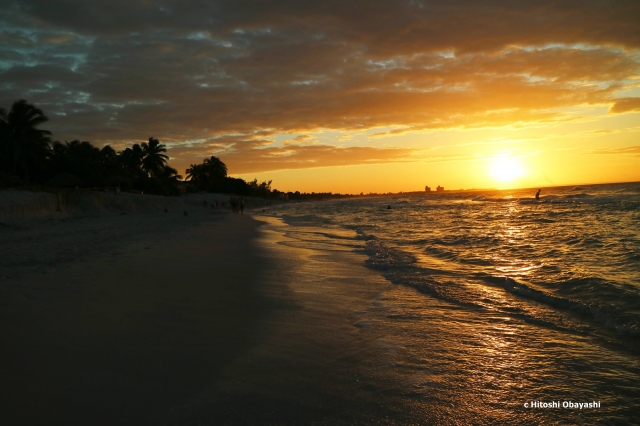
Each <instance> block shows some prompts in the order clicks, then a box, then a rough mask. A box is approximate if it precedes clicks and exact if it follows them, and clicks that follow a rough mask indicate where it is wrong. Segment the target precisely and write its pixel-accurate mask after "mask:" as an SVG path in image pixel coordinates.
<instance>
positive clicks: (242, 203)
mask: <svg viewBox="0 0 640 426" xmlns="http://www.w3.org/2000/svg"><path fill="white" fill-rule="evenodd" d="M240 214H244V198H242V197H240Z"/></svg>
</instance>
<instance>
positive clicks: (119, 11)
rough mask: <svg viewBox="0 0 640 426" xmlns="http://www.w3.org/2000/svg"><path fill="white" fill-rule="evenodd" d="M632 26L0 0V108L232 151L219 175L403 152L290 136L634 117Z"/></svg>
mask: <svg viewBox="0 0 640 426" xmlns="http://www.w3.org/2000/svg"><path fill="white" fill-rule="evenodd" d="M638 22H640V3H638V2H637V1H635V0H634V1H622V0H619V1H615V2H607V1H599V0H598V1H595V0H594V1H573V0H572V1H553V2H552V1H538V2H529V1H526V2H525V1H512V2H508V3H505V2H504V1H497V0H488V1H483V2H478V1H471V0H468V1H435V0H432V1H418V0H411V1H364V0H354V1H339V2H338V1H327V2H300V1H292V0H290V1H277V2H276V1H258V0H256V1H238V0H234V1H209V0H206V1H205V0H190V1H185V0H180V1H178V0H175V1H174V0H171V1H151V0H127V1H117V0H116V1H114V0H108V1H107V0H93V1H72V0H65V1H52V0H20V1H14V2H9V3H8V6H7V7H6V8H4V9H2V11H0V28H2V29H0V102H1V105H2V106H3V107H5V108H6V107H8V106H9V105H10V103H11V102H12V101H14V100H16V99H19V98H26V99H28V100H29V101H30V102H33V103H35V104H37V105H38V106H39V107H41V108H42V109H43V110H44V111H45V112H46V113H47V114H48V115H49V116H50V117H51V122H50V123H49V124H50V126H49V128H50V129H51V130H52V131H53V132H54V137H56V138H59V139H63V140H64V139H67V140H71V139H82V140H92V141H93V142H95V143H99V144H100V143H111V144H113V145H115V146H123V144H125V143H130V142H134V141H143V140H146V138H148V137H149V136H150V135H155V136H156V137H159V138H160V139H161V140H162V141H163V142H166V143H169V144H170V145H171V146H172V149H173V150H176V152H175V154H172V156H174V157H176V158H181V159H182V160H181V161H184V162H187V163H188V162H193V161H196V159H197V156H199V155H202V156H204V155H207V154H209V155H211V152H217V151H219V150H220V147H221V146H222V147H227V148H228V147H232V148H229V149H228V150H227V151H224V150H223V151H222V152H224V155H225V157H224V159H225V160H226V161H228V162H229V163H230V164H233V165H234V166H233V167H235V168H236V169H237V170H232V171H234V172H236V173H240V172H239V171H238V170H250V171H252V172H253V171H259V170H258V169H260V167H263V170H273V168H272V167H273V165H275V164H276V163H277V164H279V166H278V167H290V168H299V167H306V166H313V167H315V166H314V164H326V165H337V164H342V163H341V162H340V161H343V160H340V158H344V161H345V162H346V163H349V164H352V163H354V162H355V163H357V161H361V162H367V161H396V160H397V161H400V159H402V161H404V160H406V159H407V158H415V157H412V156H411V155H410V153H408V152H403V151H401V150H400V151H398V150H394V149H382V148H367V147H360V148H358V149H353V150H352V151H349V150H345V149H346V148H339V147H336V146H330V145H318V144H316V145H313V144H310V143H309V140H303V137H300V139H297V140H295V139H294V138H295V135H300V134H303V135H305V134H308V133H311V132H314V131H318V130H320V129H332V130H350V131H359V130H366V129H371V128H376V127H387V128H392V130H390V131H386V132H380V135H386V134H394V133H402V132H407V131H417V130H423V129H443V128H452V127H464V128H473V127H482V126H500V125H508V124H518V123H520V124H523V125H524V124H526V123H531V122H554V121H559V120H566V119H568V117H567V116H564V115H562V114H561V113H559V112H558V111H559V110H560V109H564V108H569V107H574V106H582V105H596V104H603V105H605V104H606V105H610V104H612V103H614V105H613V107H612V108H611V112H613V113H619V112H629V111H637V110H638V104H637V98H622V99H618V97H619V96H620V95H617V93H618V91H619V90H620V88H622V87H625V86H626V85H627V86H628V85H631V82H632V81H633V79H634V78H637V76H638V73H639V70H640V64H639V59H638V58H639V57H640V56H639V54H638V52H639V49H640V32H639V31H637V23H638ZM277 133H289V134H292V137H291V138H290V139H289V141H288V142H285V145H286V146H285V147H283V146H279V145H278V144H276V143H275V141H274V140H273V139H272V136H273V135H275V134H277ZM234 138H236V139H235V140H234ZM223 139H224V141H226V142H224V143H223ZM212 141H213V142H212ZM234 144H235V145H234ZM336 144H337V142H336ZM240 147H242V149H240ZM285 148H286V149H287V150H288V151H286V150H285ZM270 150H271V151H270ZM189 155H191V156H193V157H191V158H189V159H188V158H186V157H187V156H189ZM314 155H315V156H316V160H313V158H312V157H313V156H314ZM314 161H315V163H314ZM260 164H262V166H261V165H260Z"/></svg>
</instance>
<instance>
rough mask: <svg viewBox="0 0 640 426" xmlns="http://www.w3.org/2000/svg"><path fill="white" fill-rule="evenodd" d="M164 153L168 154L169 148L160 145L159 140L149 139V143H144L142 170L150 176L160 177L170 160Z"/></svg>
mask: <svg viewBox="0 0 640 426" xmlns="http://www.w3.org/2000/svg"><path fill="white" fill-rule="evenodd" d="M163 152H167V148H166V147H165V146H164V145H162V144H161V143H160V141H159V140H158V139H154V138H153V137H150V138H149V143H148V144H147V143H144V142H143V143H142V154H143V157H142V170H144V171H145V172H147V173H148V174H149V175H150V176H159V175H160V174H162V169H163V168H164V166H165V165H166V164H167V159H168V158H169V157H168V156H166V155H165V154H163Z"/></svg>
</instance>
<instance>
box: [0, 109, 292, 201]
mask: <svg viewBox="0 0 640 426" xmlns="http://www.w3.org/2000/svg"><path fill="white" fill-rule="evenodd" d="M47 121H48V118H47V116H46V115H44V113H43V112H42V110H40V109H38V108H36V107H35V106H33V105H31V104H29V103H27V101H25V100H19V101H17V102H14V104H13V105H12V106H11V109H10V110H9V111H6V110H4V109H1V108H0V186H2V187H8V186H24V185H27V184H39V185H49V186H54V187H76V186H77V187H98V188H99V187H103V188H104V187H116V186H118V187H120V188H122V189H123V190H129V191H142V192H145V193H152V194H163V195H177V194H179V193H180V186H183V187H189V188H190V189H191V190H195V191H210V192H224V193H234V194H239V195H256V196H262V197H274V196H278V195H279V194H281V193H280V192H279V191H277V190H272V189H271V181H269V182H262V183H260V184H259V183H258V182H257V180H254V181H253V182H249V183H247V182H245V181H244V180H243V179H238V178H232V177H228V176H227V166H226V165H225V164H224V163H223V162H222V161H221V160H220V159H219V158H217V157H213V156H212V157H211V158H207V159H206V160H204V161H203V163H202V164H192V165H191V167H190V168H189V169H187V170H186V173H187V176H186V177H187V179H188V182H186V183H185V184H184V185H181V184H182V183H183V182H181V181H180V179H182V176H181V175H179V174H178V172H177V170H176V169H174V168H172V167H171V166H169V165H168V164H167V160H168V159H169V157H168V156H167V155H166V152H167V148H166V146H165V145H163V144H161V143H160V141H159V140H158V139H155V138H153V137H150V138H149V141H148V142H145V143H142V144H137V143H136V144H133V145H132V146H131V147H128V148H126V149H124V150H123V151H119V152H116V151H115V150H114V149H113V148H112V147H111V146H109V145H106V146H105V147H103V148H102V149H100V148H97V147H95V146H94V145H92V144H91V143H90V142H87V141H78V140H74V141H71V142H64V143H62V142H58V141H52V140H51V132H50V131H48V130H42V129H39V126H40V125H42V124H44V123H46V122H47Z"/></svg>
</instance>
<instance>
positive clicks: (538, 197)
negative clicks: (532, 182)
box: [536, 189, 541, 200]
mask: <svg viewBox="0 0 640 426" xmlns="http://www.w3.org/2000/svg"><path fill="white" fill-rule="evenodd" d="M540 191H541V190H540V189H538V192H536V200H539V199H540Z"/></svg>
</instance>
